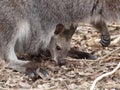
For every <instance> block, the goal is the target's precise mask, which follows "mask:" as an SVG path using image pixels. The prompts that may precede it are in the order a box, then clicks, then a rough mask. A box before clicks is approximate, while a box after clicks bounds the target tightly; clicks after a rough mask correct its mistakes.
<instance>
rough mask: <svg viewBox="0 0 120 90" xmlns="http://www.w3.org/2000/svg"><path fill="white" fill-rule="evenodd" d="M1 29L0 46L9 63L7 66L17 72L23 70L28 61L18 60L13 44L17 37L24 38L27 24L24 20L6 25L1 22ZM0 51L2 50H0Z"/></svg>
mask: <svg viewBox="0 0 120 90" xmlns="http://www.w3.org/2000/svg"><path fill="white" fill-rule="evenodd" d="M6 21H7V20H6ZM8 23H9V22H8ZM2 26H3V30H2V32H1V33H0V35H1V37H0V39H1V42H0V44H1V47H2V49H3V52H4V55H3V56H4V59H5V60H6V61H7V62H8V63H9V67H10V68H13V69H14V70H16V71H19V72H25V71H26V67H25V66H24V65H25V64H27V63H28V62H29V61H22V60H19V59H18V58H17V56H16V53H15V44H16V41H17V40H18V39H22V38H24V36H25V35H26V29H28V24H27V22H25V21H22V22H18V23H14V25H13V24H11V23H9V24H8V25H6V24H4V23H3V24H2ZM0 52H2V51H1V50H0Z"/></svg>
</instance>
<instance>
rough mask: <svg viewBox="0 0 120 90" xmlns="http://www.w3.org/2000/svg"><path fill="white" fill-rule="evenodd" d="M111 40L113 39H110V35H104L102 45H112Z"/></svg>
mask: <svg viewBox="0 0 120 90" xmlns="http://www.w3.org/2000/svg"><path fill="white" fill-rule="evenodd" d="M110 42H111V40H110V36H109V35H102V36H101V41H100V43H101V45H102V46H103V47H107V46H108V45H110Z"/></svg>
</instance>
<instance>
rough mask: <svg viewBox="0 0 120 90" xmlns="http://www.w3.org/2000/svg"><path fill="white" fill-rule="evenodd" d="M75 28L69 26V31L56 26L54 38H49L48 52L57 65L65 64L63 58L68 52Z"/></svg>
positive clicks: (61, 25) (60, 25)
mask: <svg viewBox="0 0 120 90" xmlns="http://www.w3.org/2000/svg"><path fill="white" fill-rule="evenodd" d="M76 28H77V25H76V24H71V26H70V28H69V29H66V28H65V26H64V25H63V24H58V25H57V26H56V29H55V33H54V36H53V37H52V38H51V42H50V45H49V51H50V53H51V56H52V60H54V61H55V62H56V63H57V64H58V65H60V66H61V65H64V64H65V58H66V56H67V53H68V51H69V50H70V42H71V39H72V36H73V34H74V32H75V30H76Z"/></svg>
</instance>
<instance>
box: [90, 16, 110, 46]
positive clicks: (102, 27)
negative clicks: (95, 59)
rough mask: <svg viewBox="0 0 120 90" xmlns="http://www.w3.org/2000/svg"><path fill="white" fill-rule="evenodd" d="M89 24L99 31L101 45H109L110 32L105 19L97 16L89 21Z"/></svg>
mask: <svg viewBox="0 0 120 90" xmlns="http://www.w3.org/2000/svg"><path fill="white" fill-rule="evenodd" d="M91 24H92V25H93V26H94V27H95V28H96V29H97V30H99V32H100V33H101V41H100V43H101V44H102V46H103V47H107V46H108V45H110V34H109V31H108V28H107V25H106V23H105V21H104V20H103V19H102V18H100V17H97V18H95V19H93V20H92V21H91Z"/></svg>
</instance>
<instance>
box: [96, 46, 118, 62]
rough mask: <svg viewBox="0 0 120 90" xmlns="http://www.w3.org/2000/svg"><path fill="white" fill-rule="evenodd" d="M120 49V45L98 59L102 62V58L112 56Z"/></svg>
mask: <svg viewBox="0 0 120 90" xmlns="http://www.w3.org/2000/svg"><path fill="white" fill-rule="evenodd" d="M119 50H120V47H118V48H117V49H115V50H113V51H112V52H110V53H109V54H107V55H105V56H104V57H102V58H99V59H98V60H99V61H100V63H101V62H102V60H104V59H105V58H107V57H108V56H110V55H111V54H113V53H115V52H117V51H119Z"/></svg>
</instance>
